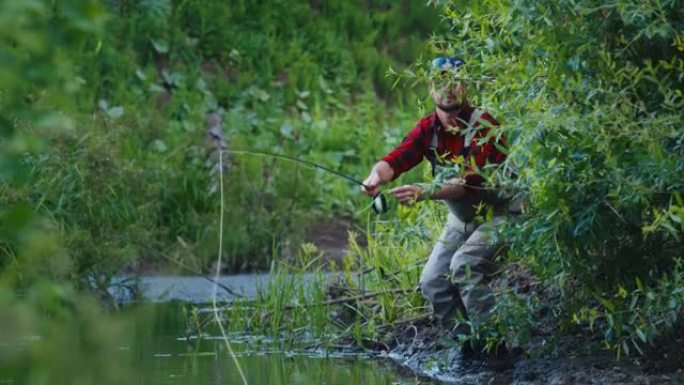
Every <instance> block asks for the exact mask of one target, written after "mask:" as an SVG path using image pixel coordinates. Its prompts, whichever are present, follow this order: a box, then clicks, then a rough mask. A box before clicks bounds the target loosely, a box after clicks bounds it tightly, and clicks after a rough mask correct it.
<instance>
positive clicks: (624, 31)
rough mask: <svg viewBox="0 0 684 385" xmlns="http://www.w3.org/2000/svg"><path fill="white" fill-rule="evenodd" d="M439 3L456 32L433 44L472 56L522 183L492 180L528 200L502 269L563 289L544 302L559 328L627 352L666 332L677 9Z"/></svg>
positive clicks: (683, 16) (681, 185)
mask: <svg viewBox="0 0 684 385" xmlns="http://www.w3.org/2000/svg"><path fill="white" fill-rule="evenodd" d="M440 3H442V5H443V6H444V14H445V16H446V20H447V23H448V24H449V25H450V27H451V29H452V34H453V35H452V36H450V37H448V39H447V40H446V43H439V42H435V43H434V45H435V46H436V47H438V49H440V50H444V51H445V52H452V53H455V54H457V55H461V56H463V57H465V58H467V60H466V61H467V63H468V64H467V70H468V76H469V77H470V79H471V84H472V85H473V86H474V87H471V88H475V89H476V90H477V91H476V92H475V95H474V99H475V100H476V101H477V104H480V105H484V106H486V107H487V108H490V109H491V110H493V111H494V113H495V116H497V117H500V119H501V121H502V122H503V125H502V130H503V132H505V133H506V134H507V135H508V136H509V138H510V139H511V142H512V146H511V148H510V155H509V160H508V162H509V164H510V165H514V166H515V168H516V170H517V174H516V177H515V178H511V177H510V174H509V173H505V172H501V170H499V172H498V173H495V174H494V175H492V176H491V178H490V182H491V183H492V184H494V185H499V186H504V187H506V188H510V190H511V191H514V192H516V193H518V194H519V195H520V196H522V197H524V198H525V199H526V201H527V211H526V213H525V215H524V220H522V221H520V222H519V223H516V224H511V225H510V226H509V227H508V231H507V237H508V239H509V240H510V252H509V253H508V256H507V258H506V261H509V262H518V263H521V264H524V265H525V266H528V267H529V268H530V269H531V271H532V272H533V274H534V276H535V277H536V278H537V279H539V280H540V281H541V282H542V283H543V284H544V285H546V286H556V287H558V288H559V289H560V292H561V295H560V298H559V301H557V302H554V303H550V304H549V303H547V304H546V305H545V306H546V307H551V308H552V309H550V310H551V311H552V314H556V315H557V316H558V322H559V324H560V325H565V327H568V326H569V325H571V324H572V323H573V321H574V322H575V323H577V322H579V323H584V322H586V323H587V325H588V326H589V324H591V325H590V326H591V327H592V328H598V327H600V328H601V329H602V330H603V335H604V342H605V344H606V346H608V347H611V348H615V349H616V352H617V353H618V355H619V354H620V353H621V352H624V353H629V352H630V349H631V348H632V347H635V348H636V349H637V350H638V349H640V348H641V347H643V344H644V343H648V342H651V341H653V339H654V337H655V336H656V335H658V334H662V333H667V331H668V330H670V329H671V328H672V327H673V326H674V325H675V322H676V320H677V319H679V318H681V309H682V304H683V302H682V301H683V300H684V297H682V294H681V290H676V289H675V287H676V286H677V285H676V283H677V282H681V279H682V270H681V262H680V258H681V257H682V252H683V251H684V247H683V245H684V244H683V243H682V239H681V237H682V230H683V229H684V228H683V227H682V217H681V213H682V200H681V195H682V192H683V191H684V173H683V172H682V171H683V170H684V157H683V156H682V155H683V154H684V152H683V151H684V147H683V146H682V143H684V136H683V134H682V132H683V131H682V126H683V123H684V121H683V115H682V114H681V109H682V106H684V99H683V98H682V94H681V88H682V85H683V83H684V78H683V77H682V73H683V70H684V54H683V52H684V43H683V40H682V39H683V36H682V32H681V31H682V30H683V28H684V8H683V7H682V6H681V3H680V2H679V1H667V2H657V3H643V2H637V1H618V2H614V3H610V4H606V3H604V2H600V1H593V0H584V1H572V2H570V1H567V2H565V1H564V2H553V3H549V2H545V1H535V0H530V1H518V2H515V3H514V4H510V3H509V2H504V1H498V0H492V1H484V2H477V4H476V3H474V2H461V1H458V2H457V1H453V2H451V1H444V2H440ZM510 301H516V299H515V298H510ZM529 301H534V298H528V301H527V302H526V301H525V300H523V301H522V302H520V306H531V307H532V308H535V309H538V308H539V303H536V304H534V303H532V302H529ZM504 303H506V302H505V301H504ZM592 303H594V304H596V306H592V305H590V304H592ZM588 304H589V305H588ZM505 307H506V306H504V305H502V306H501V308H502V309H501V310H502V311H504V310H505V309H504V308H505ZM514 308H516V307H514ZM592 309H593V310H592ZM513 311H516V310H513ZM507 316H510V318H511V319H516V320H519V319H520V317H517V316H515V314H513V313H511V314H508V315H507V314H505V313H502V315H501V317H500V318H501V319H502V320H505V319H506V317H507ZM531 322H532V319H531V318H527V320H521V323H523V324H527V325H529V324H530V323H531ZM520 327H521V325H512V324H510V325H506V326H503V325H502V328H504V329H505V328H508V331H509V332H510V333H512V334H520V333H519V332H517V331H513V328H518V329H519V328H520ZM633 350H634V349H632V351H633Z"/></svg>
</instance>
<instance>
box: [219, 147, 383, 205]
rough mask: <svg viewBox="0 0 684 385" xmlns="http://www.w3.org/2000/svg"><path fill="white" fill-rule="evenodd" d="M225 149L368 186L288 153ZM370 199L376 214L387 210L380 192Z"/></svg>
mask: <svg viewBox="0 0 684 385" xmlns="http://www.w3.org/2000/svg"><path fill="white" fill-rule="evenodd" d="M225 151H226V152H229V153H232V154H244V155H255V156H267V157H273V158H279V159H284V160H288V161H290V162H294V163H299V164H303V165H306V166H309V167H310V168H311V169H315V170H323V171H327V172H329V173H332V174H334V175H337V176H339V177H342V178H344V179H346V180H348V181H350V182H353V183H355V184H357V185H359V186H361V187H363V188H364V189H366V190H368V186H366V185H365V184H364V183H363V182H361V181H360V180H358V179H356V178H353V177H351V176H349V175H346V174H343V173H341V172H339V171H337V170H333V169H332V168H329V167H326V166H323V165H320V164H318V163H314V162H312V161H309V160H306V159H299V158H295V157H293V156H289V155H284V154H276V153H272V152H266V151H248V150H225ZM372 199H373V200H372V202H371V207H372V208H373V211H375V213H376V214H382V213H384V212H387V210H388V208H389V206H388V205H387V199H386V198H385V196H384V195H383V194H382V193H378V194H377V195H375V196H373V197H372Z"/></svg>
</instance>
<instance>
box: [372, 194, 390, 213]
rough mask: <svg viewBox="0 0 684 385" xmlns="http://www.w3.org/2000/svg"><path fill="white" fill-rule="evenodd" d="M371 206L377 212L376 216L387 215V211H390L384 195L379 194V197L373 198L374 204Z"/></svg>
mask: <svg viewBox="0 0 684 385" xmlns="http://www.w3.org/2000/svg"><path fill="white" fill-rule="evenodd" d="M371 206H372V207H373V211H375V213H376V214H383V213H386V212H387V210H389V205H388V204H387V199H386V198H385V196H384V195H383V194H382V193H379V194H378V195H376V196H374V197H373V203H372V204H371Z"/></svg>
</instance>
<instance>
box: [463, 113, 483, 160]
mask: <svg viewBox="0 0 684 385" xmlns="http://www.w3.org/2000/svg"><path fill="white" fill-rule="evenodd" d="M483 113H484V111H482V110H480V109H478V108H476V109H474V110H473V112H472V113H471V114H470V119H468V128H466V130H465V140H464V143H463V150H464V152H465V151H466V149H467V148H468V147H470V143H471V142H472V141H473V138H474V137H475V133H476V132H477V130H476V129H475V126H476V125H477V124H478V123H479V122H480V117H481V116H482V114H483Z"/></svg>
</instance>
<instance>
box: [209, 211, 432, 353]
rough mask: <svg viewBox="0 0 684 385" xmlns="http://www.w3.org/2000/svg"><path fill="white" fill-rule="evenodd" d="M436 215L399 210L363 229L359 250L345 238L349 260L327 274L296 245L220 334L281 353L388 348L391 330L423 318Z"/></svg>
mask: <svg viewBox="0 0 684 385" xmlns="http://www.w3.org/2000/svg"><path fill="white" fill-rule="evenodd" d="M438 207H439V206H438V204H436V203H435V204H429V203H428V204H426V205H424V206H423V207H421V208H420V209H417V210H409V209H404V208H400V209H399V210H397V212H396V213H391V214H388V217H387V218H385V219H386V220H383V221H374V222H370V221H369V223H372V228H369V229H368V232H367V233H366V236H367V237H368V246H367V247H361V246H359V245H358V244H357V243H356V237H357V236H358V234H356V233H350V234H349V252H348V253H347V254H346V255H345V256H344V258H343V260H342V262H341V266H337V267H338V268H339V270H337V272H335V273H330V272H329V271H327V270H326V269H324V268H323V267H322V266H321V264H320V260H319V259H320V252H319V251H318V250H317V249H316V247H315V246H314V245H312V244H303V245H302V247H301V249H300V250H299V251H298V253H297V254H296V258H295V260H294V261H293V262H286V261H280V262H278V263H275V264H274V266H273V268H272V270H271V279H270V280H269V282H268V284H267V285H266V286H265V287H263V288H261V290H260V291H259V296H258V298H257V299H256V300H250V301H235V302H233V303H232V304H231V306H230V308H229V309H228V310H227V312H228V318H227V319H228V322H227V327H229V328H231V329H232V330H235V331H244V330H247V331H248V333H250V334H255V335H262V334H264V335H267V336H270V337H272V338H273V339H274V340H276V341H278V342H279V343H280V344H281V345H283V346H284V347H285V348H288V349H289V348H291V347H297V348H301V347H302V346H307V347H312V346H316V347H322V348H331V349H334V348H335V347H338V348H339V347H341V346H345V345H349V344H352V345H355V346H357V347H363V348H369V349H372V348H374V347H375V346H377V345H376V344H378V343H393V341H391V336H393V335H394V332H395V328H396V327H397V325H398V324H400V323H401V322H404V321H405V320H411V319H414V320H415V319H417V318H418V319H422V318H426V317H427V315H428V313H429V310H428V309H427V307H425V306H424V303H423V301H422V299H421V296H420V293H419V292H418V291H417V290H416V288H417V286H418V279H419V276H420V272H421V268H422V261H423V259H424V255H426V254H427V253H429V249H430V247H432V242H433V241H434V240H435V239H437V237H438V235H439V231H440V230H441V225H442V221H443V220H444V217H443V214H444V212H442V211H441V210H436V209H437V208H438ZM406 223H410V225H408V226H407V225H406ZM399 224H401V225H399ZM198 331H199V330H198ZM383 341H384V342H383Z"/></svg>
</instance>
